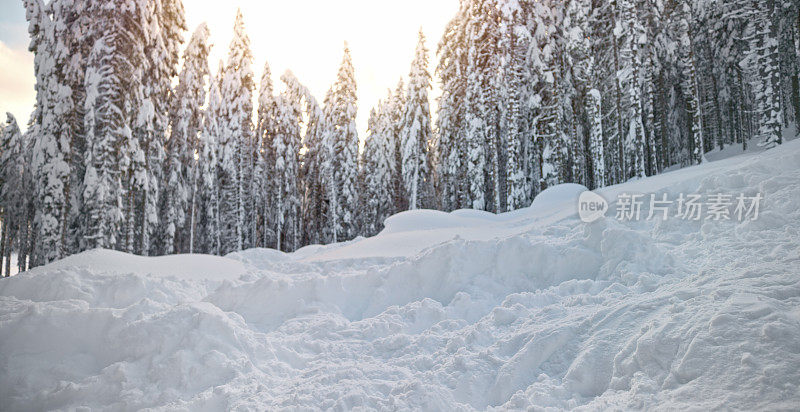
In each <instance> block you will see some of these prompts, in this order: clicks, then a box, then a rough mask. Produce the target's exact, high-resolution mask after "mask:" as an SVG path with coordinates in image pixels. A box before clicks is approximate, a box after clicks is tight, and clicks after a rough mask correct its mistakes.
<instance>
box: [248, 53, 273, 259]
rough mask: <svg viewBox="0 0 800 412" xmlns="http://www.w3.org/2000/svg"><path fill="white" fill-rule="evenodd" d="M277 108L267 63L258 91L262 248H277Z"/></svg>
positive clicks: (257, 172) (257, 182) (257, 195)
mask: <svg viewBox="0 0 800 412" xmlns="http://www.w3.org/2000/svg"><path fill="white" fill-rule="evenodd" d="M276 121H277V106H276V103H275V96H273V87H272V72H271V70H270V68H269V64H268V63H264V71H263V73H262V75H261V82H260V83H259V91H258V114H257V126H256V140H257V142H258V147H259V151H258V157H257V163H256V168H255V169H254V173H255V177H254V182H255V186H256V188H255V190H254V193H253V195H254V199H255V202H256V207H255V210H256V211H257V213H258V216H259V217H258V221H259V222H260V223H259V225H260V227H261V233H260V236H258V239H257V242H256V245H258V246H261V247H268V246H274V243H275V241H276V240H275V239H274V237H275V236H274V234H275V232H274V230H273V227H272V222H274V221H275V208H274V206H273V204H272V201H273V193H274V188H273V186H272V185H273V183H274V179H273V177H274V175H275V171H274V170H273V169H274V166H275V153H274V151H273V147H272V144H273V140H274V139H275V136H276V134H277V124H276Z"/></svg>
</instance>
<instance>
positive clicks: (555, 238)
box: [0, 140, 800, 411]
mask: <svg viewBox="0 0 800 412" xmlns="http://www.w3.org/2000/svg"><path fill="white" fill-rule="evenodd" d="M798 166H800V140H795V141H791V142H787V143H786V144H784V145H783V146H782V147H779V148H777V149H772V150H769V151H766V152H761V153H748V154H745V155H741V156H737V157H733V158H728V159H723V160H718V161H714V162H710V163H706V164H704V165H701V166H697V167H691V168H687V169H682V170H678V171H674V172H670V173H666V174H663V175H660V176H656V177H651V178H646V179H641V180H637V181H635V182H630V183H626V184H624V185H619V186H613V187H609V188H606V189H603V190H601V191H599V193H600V194H602V195H603V196H604V197H605V198H606V199H608V200H610V201H612V200H613V199H616V196H617V194H619V193H622V192H641V193H659V194H660V193H667V194H669V195H670V197H671V198H675V197H677V194H678V193H681V192H683V193H687V194H688V193H700V194H715V193H723V194H733V195H738V194H739V193H742V192H743V193H745V194H747V195H755V194H756V193H758V192H760V193H762V194H763V195H764V196H765V201H764V203H763V204H762V207H761V211H760V217H759V219H758V220H755V221H747V222H738V221H735V220H734V221H722V222H717V221H688V220H681V219H677V218H671V219H668V220H666V221H661V220H649V221H648V220H641V221H638V222H620V221H618V220H616V219H615V218H614V216H613V212H614V209H615V206H614V204H613V201H612V205H611V207H610V209H611V211H610V212H609V214H608V216H607V217H606V218H604V219H601V220H599V221H597V222H595V223H592V224H585V223H581V222H580V221H579V220H578V219H577V216H576V204H575V202H576V199H577V196H578V194H579V193H580V191H582V190H583V188H582V187H576V186H574V185H570V186H564V187H557V188H554V189H552V190H550V191H548V192H545V193H544V194H543V195H542V197H541V198H539V199H537V201H535V202H534V204H533V205H532V207H530V208H528V209H523V210H519V211H516V212H513V213H508V214H503V215H497V216H495V215H492V214H488V213H483V212H475V211H456V212H453V213H450V214H447V213H441V212H433V211H414V212H406V213H401V214H399V215H397V216H394V217H391V218H390V219H388V221H387V225H386V226H387V227H386V230H384V231H383V232H382V233H381V234H379V235H378V236H376V237H373V238H368V239H364V238H359V239H356V240H354V241H350V242H346V243H340V244H335V245H329V246H310V247H306V248H303V249H301V250H299V251H297V252H295V253H293V254H284V253H280V252H276V251H271V250H263V249H259V250H247V251H243V252H239V253H234V254H231V255H229V256H227V257H224V258H220V257H211V256H197V255H183V256H170V257H157V258H145V257H137V256H130V255H126V254H122V253H119V252H111V251H104V250H97V251H91V252H87V253H82V254H79V255H76V256H72V257H70V258H67V259H64V260H62V261H60V262H56V263H54V264H51V265H48V266H45V267H41V268H36V269H33V270H31V271H28V272H25V273H22V274H20V275H17V276H14V277H11V278H8V279H2V280H0V400H2V406H0V408H1V409H4V410H46V409H81V408H89V409H92V410H115V411H116V410H136V409H141V408H155V409H166V410H176V409H177V410H185V409H188V410H250V409H255V410H278V409H336V410H351V409H379V410H387V409H413V410H475V409H477V410H492V409H497V410H509V409H528V408H531V407H533V408H534V409H540V408H543V409H548V408H552V409H554V410H560V409H585V410H597V409H626V410H627V409H653V408H657V409H670V410H677V409H696V410H707V409H713V408H723V409H728V408H732V409H744V410H753V409H797V408H798V405H800V388H798V385H800V207H798V202H800V167H798Z"/></svg>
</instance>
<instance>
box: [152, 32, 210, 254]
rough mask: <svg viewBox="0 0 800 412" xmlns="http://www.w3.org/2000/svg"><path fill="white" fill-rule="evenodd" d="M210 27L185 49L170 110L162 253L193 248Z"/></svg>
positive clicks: (164, 184)
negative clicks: (199, 138)
mask: <svg viewBox="0 0 800 412" xmlns="http://www.w3.org/2000/svg"><path fill="white" fill-rule="evenodd" d="M208 37H209V31H208V27H207V26H206V25H205V24H201V25H200V26H198V27H197V29H196V30H195V32H194V34H192V38H191V40H190V41H189V44H188V46H187V47H186V50H185V51H184V53H183V68H182V69H181V72H180V74H179V76H178V86H177V88H176V89H175V94H174V97H173V105H172V110H171V113H170V124H171V127H170V130H171V135H170V138H169V140H168V141H167V164H166V166H167V170H166V173H165V175H166V176H165V177H166V179H165V181H164V183H163V189H164V192H163V194H162V196H161V199H162V206H161V216H162V228H161V229H162V230H163V231H164V233H163V234H162V246H163V253H167V254H169V253H179V252H191V251H192V249H193V235H194V233H193V231H194V216H195V208H196V207H195V206H196V197H195V189H196V171H197V170H196V161H195V153H196V152H197V150H198V148H199V140H198V137H199V135H200V131H201V129H202V125H203V111H202V107H203V106H204V105H205V103H206V85H207V82H208V77H209V76H210V73H209V68H208V54H209V52H210V50H211V46H210V44H209V43H208Z"/></svg>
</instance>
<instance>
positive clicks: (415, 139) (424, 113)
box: [400, 30, 435, 209]
mask: <svg viewBox="0 0 800 412" xmlns="http://www.w3.org/2000/svg"><path fill="white" fill-rule="evenodd" d="M430 88H431V75H430V73H428V49H427V48H426V47H425V35H424V34H422V31H421V30H420V32H419V42H418V43H417V50H416V53H415V56H414V61H413V62H412V63H411V72H410V73H409V80H408V92H407V93H406V106H405V110H404V112H403V120H402V123H401V125H400V139H401V151H402V158H403V170H402V173H403V185H404V189H405V190H404V192H405V196H406V199H408V200H407V201H408V207H409V209H418V208H426V207H433V206H434V200H435V199H434V191H433V173H432V169H433V168H432V162H431V160H432V157H433V156H432V149H431V148H432V140H433V133H432V131H431V114H430V102H429V101H428V89H430Z"/></svg>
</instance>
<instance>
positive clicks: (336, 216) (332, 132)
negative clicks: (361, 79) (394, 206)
mask: <svg viewBox="0 0 800 412" xmlns="http://www.w3.org/2000/svg"><path fill="white" fill-rule="evenodd" d="M356 100H357V99H356V81H355V74H354V71H353V62H352V59H351V57H350V49H349V48H348V47H347V44H345V48H344V58H343V59H342V65H341V67H340V68H339V73H338V75H337V80H336V83H335V84H334V85H333V87H332V89H331V91H330V93H329V96H328V98H327V99H326V101H327V104H326V125H327V127H326V131H325V138H324V139H323V140H324V141H325V143H323V145H325V146H327V150H328V151H329V155H328V156H330V157H329V159H330V160H329V162H328V165H327V167H326V168H327V169H328V171H327V174H328V175H329V176H328V182H329V185H328V186H329V187H328V189H327V192H328V197H329V199H328V201H329V210H328V214H329V218H328V219H329V225H330V226H329V227H330V228H331V230H332V232H333V241H334V242H337V241H341V240H347V239H352V238H353V237H355V236H356V234H357V233H358V227H357V225H356V221H355V220H356V211H357V209H358V193H357V191H356V186H357V180H358V132H357V129H356V121H355V119H356V110H357V107H356Z"/></svg>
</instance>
